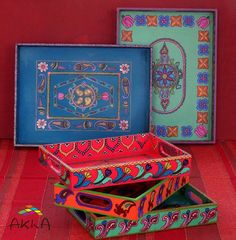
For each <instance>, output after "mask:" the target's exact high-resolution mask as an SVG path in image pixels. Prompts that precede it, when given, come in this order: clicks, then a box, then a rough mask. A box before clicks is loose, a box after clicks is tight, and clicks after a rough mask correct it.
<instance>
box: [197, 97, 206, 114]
mask: <svg viewBox="0 0 236 240" xmlns="http://www.w3.org/2000/svg"><path fill="white" fill-rule="evenodd" d="M197 110H198V111H207V110H208V99H207V98H203V99H198V101H197Z"/></svg>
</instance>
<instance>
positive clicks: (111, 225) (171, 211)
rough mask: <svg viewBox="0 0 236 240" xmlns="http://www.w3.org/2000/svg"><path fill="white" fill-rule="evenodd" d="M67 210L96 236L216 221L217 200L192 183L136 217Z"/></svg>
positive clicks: (113, 235) (150, 230)
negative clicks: (111, 216)
mask: <svg viewBox="0 0 236 240" xmlns="http://www.w3.org/2000/svg"><path fill="white" fill-rule="evenodd" d="M69 212H70V213H71V214H72V215H73V216H74V217H75V218H76V219H77V220H78V222H79V223H80V224H81V225H82V226H83V227H84V228H85V229H86V230H87V231H88V232H89V233H90V234H91V235H92V236H93V237H94V238H98V239H101V238H109V237H115V236H124V235H129V234H137V233H147V232H153V231H161V230H169V229H175V228H183V227H191V226H199V225H206V224H212V223H215V222H216V221H217V204H216V203H215V202H214V201H213V200H211V199H210V198H208V197H207V196H205V195H204V194H203V193H201V192H200V191H198V190H197V189H196V188H194V187H192V186H191V185H185V186H184V187H183V188H181V189H180V190H179V191H178V192H176V193H175V194H174V195H172V196H171V197H170V198H168V199H167V200H166V201H165V202H164V203H163V204H161V205H160V206H159V207H158V208H156V209H154V210H153V211H151V212H149V213H147V214H145V215H144V216H143V217H142V218H140V219H139V220H138V221H129V220H125V219H121V218H110V217H106V216H103V215H98V214H94V213H87V212H83V211H79V210H75V209H69ZM170 234H171V232H170Z"/></svg>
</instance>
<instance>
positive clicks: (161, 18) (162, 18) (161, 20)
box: [158, 15, 170, 27]
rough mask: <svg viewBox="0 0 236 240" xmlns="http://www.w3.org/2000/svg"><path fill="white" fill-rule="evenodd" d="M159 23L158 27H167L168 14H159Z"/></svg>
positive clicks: (168, 21) (168, 23)
mask: <svg viewBox="0 0 236 240" xmlns="http://www.w3.org/2000/svg"><path fill="white" fill-rule="evenodd" d="M158 20H159V25H160V27H168V26H169V25H170V17H169V16H162V15H161V16H159V17H158Z"/></svg>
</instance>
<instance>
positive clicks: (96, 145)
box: [91, 139, 105, 153]
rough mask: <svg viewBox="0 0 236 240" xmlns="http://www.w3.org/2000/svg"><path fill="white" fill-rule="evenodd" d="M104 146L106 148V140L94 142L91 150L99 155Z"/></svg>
mask: <svg viewBox="0 0 236 240" xmlns="http://www.w3.org/2000/svg"><path fill="white" fill-rule="evenodd" d="M104 146H105V140H104V139H97V140H93V141H92V142H91V148H92V149H93V151H95V152H96V153H99V152H100V151H101V150H102V149H103V148H104Z"/></svg>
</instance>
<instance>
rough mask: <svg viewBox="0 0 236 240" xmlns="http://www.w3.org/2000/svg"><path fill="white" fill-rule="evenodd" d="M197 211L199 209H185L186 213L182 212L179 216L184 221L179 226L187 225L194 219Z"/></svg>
mask: <svg viewBox="0 0 236 240" xmlns="http://www.w3.org/2000/svg"><path fill="white" fill-rule="evenodd" d="M199 213H200V211H199V210H194V211H190V210H187V211H186V213H183V214H182V216H181V217H182V218H183V219H184V221H183V223H182V224H181V227H187V226H188V225H189V224H190V223H191V222H192V221H193V220H194V219H196V218H198V216H199Z"/></svg>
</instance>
